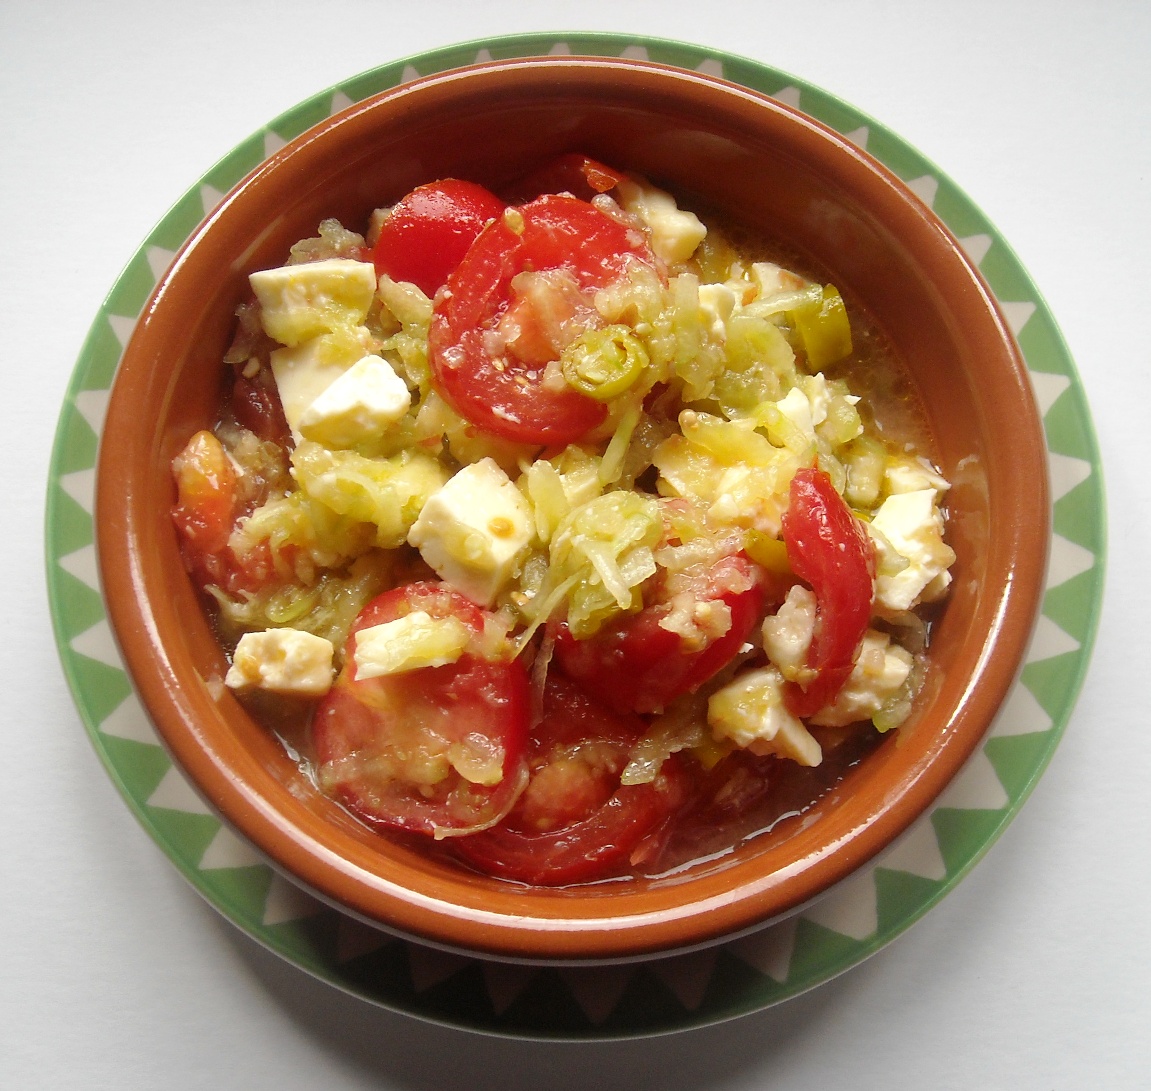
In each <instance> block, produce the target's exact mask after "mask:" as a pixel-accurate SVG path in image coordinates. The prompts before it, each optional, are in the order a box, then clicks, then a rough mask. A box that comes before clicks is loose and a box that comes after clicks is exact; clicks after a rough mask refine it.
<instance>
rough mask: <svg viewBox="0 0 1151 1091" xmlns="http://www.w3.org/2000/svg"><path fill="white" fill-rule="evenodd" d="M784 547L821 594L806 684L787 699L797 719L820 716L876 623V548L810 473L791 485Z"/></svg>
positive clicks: (825, 482) (824, 482) (824, 479)
mask: <svg viewBox="0 0 1151 1091" xmlns="http://www.w3.org/2000/svg"><path fill="white" fill-rule="evenodd" d="M783 541H784V544H785V545H786V546H787V559H788V563H789V564H790V565H791V567H792V570H793V571H794V572H795V574H796V575H797V576H798V577H799V578H800V579H801V580H804V581H806V582H807V583H808V584H810V585H811V589H812V590H813V591H814V592H815V603H816V618H815V635H814V636H813V637H812V641H811V647H810V648H809V649H808V653H807V665H808V667H810V668H811V669H812V670H814V671H815V677H814V678H813V679H812V681H811V682H809V683H808V684H807V685H803V686H801V685H798V684H797V683H794V682H789V683H788V684H787V687H786V689H785V690H784V700H785V702H786V704H787V707H788V709H789V711H790V712H791V713H792V714H793V715H795V716H814V715H815V713H817V712H818V711H819V710H820V709H821V708H823V707H824V706H825V705H829V704H830V703H831V702H832V701H834V700H835V698H836V696H837V695H838V693H839V691H840V690H841V689H842V688H843V684H844V683H845V682H846V681H847V679H848V677H849V676H850V674H851V671H852V668H853V667H854V666H855V656H856V654H857V652H858V650H859V645H860V641H862V640H863V634H864V633H865V632H866V630H867V623H868V620H869V619H870V617H871V600H872V597H873V595H874V592H875V547H874V545H872V542H871V538H870V537H868V534H867V531H866V530H864V528H863V525H862V524H861V523H860V522H859V520H858V519H856V518H855V516H854V515H852V514H851V509H850V508H848V506H847V504H846V503H845V502H844V500H843V497H841V496H840V495H839V493H837V492H836V491H835V486H834V485H832V483H831V478H830V477H828V476H827V474H826V473H824V472H823V471H822V470H818V469H814V468H805V469H802V470H800V471H799V472H798V473H796V475H795V477H793V478H792V481H791V493H790V496H789V498H788V505H787V511H786V512H784V515H783Z"/></svg>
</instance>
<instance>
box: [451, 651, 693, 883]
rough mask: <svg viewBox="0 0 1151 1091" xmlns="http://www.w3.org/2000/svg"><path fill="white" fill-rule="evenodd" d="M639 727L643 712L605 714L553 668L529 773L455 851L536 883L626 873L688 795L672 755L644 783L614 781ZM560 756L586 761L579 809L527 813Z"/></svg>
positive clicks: (562, 803)
mask: <svg viewBox="0 0 1151 1091" xmlns="http://www.w3.org/2000/svg"><path fill="white" fill-rule="evenodd" d="M644 728H645V724H644V722H643V721H642V720H640V719H638V718H637V717H634V716H619V715H615V714H613V713H611V712H609V711H608V710H607V709H605V708H603V707H602V706H601V705H599V704H598V703H597V702H595V701H594V700H592V699H591V698H590V697H588V695H587V694H585V693H584V692H583V691H582V690H581V689H580V687H579V686H577V685H576V684H575V683H573V682H572V681H570V680H569V679H566V678H564V677H563V676H562V675H560V674H558V673H557V672H555V671H554V670H553V672H552V674H550V675H549V677H548V683H547V689H546V691H545V695H544V716H543V720H542V721H541V723H540V724H539V725H538V726H537V728H536V729H535V730H534V732H533V736H534V738H535V741H534V742H533V744H532V745H531V754H530V756H529V763H530V764H531V766H532V781H531V782H530V783H529V785H528V788H527V790H526V791H525V793H524V795H523V796H521V798H520V801H519V802H518V803H517V804H516V807H515V808H514V809H513V810H512V812H511V813H510V814H509V815H508V817H507V818H506V819H505V820H504V821H503V822H501V823H500V824H499V825H498V826H494V827H493V828H491V829H487V830H483V831H481V832H479V833H476V834H474V835H472V836H470V837H462V838H459V839H458V840H457V841H455V842H453V848H454V849H455V852H456V853H457V855H458V856H460V857H461V858H462V859H463V860H464V861H466V862H467V863H469V864H471V865H472V866H473V867H475V868H477V869H479V870H481V871H483V872H485V873H487V874H489V875H495V876H497V877H499V878H503V879H512V880H514V881H517V882H521V883H529V884H532V885H536V886H563V885H567V884H570V883H582V882H591V881H594V880H598V879H604V878H608V877H610V876H613V875H617V874H620V873H621V872H624V871H626V870H627V869H628V865H629V864H630V863H631V861H632V859H633V856H634V855H635V854H637V853H638V852H640V851H642V846H643V845H644V842H645V841H647V840H648V839H650V838H652V837H653V836H654V835H656V834H658V832H659V831H660V829H661V828H662V827H663V826H665V825H666V823H667V822H668V820H669V819H670V818H671V816H672V815H674V814H675V813H676V811H678V809H679V808H680V807H681V806H682V805H683V804H684V803H685V802H686V801H687V799H688V797H689V783H690V778H689V776H688V774H687V772H686V771H685V769H684V767H683V764H682V763H681V761H680V760H679V759H678V756H677V757H675V758H672V759H670V760H669V761H667V762H665V763H664V767H663V769H661V770H660V773H659V774H658V775H657V776H656V778H655V780H653V781H652V782H651V783H648V784H633V785H621V784H620V783H619V776H620V773H621V772H622V771H623V768H624V766H625V765H626V764H627V760H628V754H629V752H630V749H631V745H632V744H633V743H634V742H635V741H636V739H637V738H638V737H639V735H641V734H642V733H643V731H644ZM588 751H591V753H590V755H589V754H588V753H587V752H588ZM563 762H571V763H575V764H579V763H581V762H583V763H584V765H585V767H586V768H585V777H586V778H587V779H588V780H590V781H594V782H595V788H596V789H597V790H596V791H594V792H593V793H592V796H591V798H585V797H584V796H581V799H583V807H582V809H581V811H580V813H578V814H572V813H569V812H570V808H569V804H570V803H571V802H572V801H571V800H570V799H556V800H554V801H553V807H552V812H553V815H554V817H555V818H556V819H557V824H556V825H551V824H541V822H540V821H538V819H537V820H535V821H533V818H536V816H537V815H538V813H539V810H540V808H531V807H529V806H528V805H527V801H529V800H530V798H531V796H532V792H533V788H534V787H535V786H536V785H539V784H540V783H541V782H543V781H544V780H545V779H546V778H547V777H548V775H549V773H550V772H551V771H552V770H555V769H556V768H557V767H558V766H559V765H560V764H561V763H563Z"/></svg>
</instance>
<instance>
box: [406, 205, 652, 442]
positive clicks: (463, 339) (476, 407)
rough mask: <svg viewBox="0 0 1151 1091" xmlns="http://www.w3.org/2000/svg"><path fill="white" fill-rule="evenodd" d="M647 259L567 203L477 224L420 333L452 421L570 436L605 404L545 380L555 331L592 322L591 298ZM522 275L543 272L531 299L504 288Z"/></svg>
mask: <svg viewBox="0 0 1151 1091" xmlns="http://www.w3.org/2000/svg"><path fill="white" fill-rule="evenodd" d="M509 221H510V223H509ZM654 260H655V259H654V258H653V256H652V254H651V251H650V249H649V248H648V245H647V242H646V240H645V239H644V237H643V235H642V233H641V232H639V231H636V230H634V229H632V228H629V227H627V226H625V225H624V224H622V223H620V222H619V221H617V220H613V219H612V218H611V217H609V216H606V215H604V214H603V213H602V212H600V211H599V210H598V209H596V208H593V207H592V206H591V205H590V204H588V203H587V202H585V201H580V200H577V199H576V198H574V197H568V196H563V195H558V196H556V195H552V196H545V197H540V198H538V199H536V200H534V201H530V202H528V203H527V204H526V205H523V206H521V207H520V208H518V209H513V210H510V211H509V213H508V215H506V216H504V217H501V218H500V219H498V220H495V221H494V222H493V223H491V224H489V225H488V226H487V227H486V228H484V230H483V231H482V232H481V233H480V235H479V237H478V238H477V239H476V241H475V242H474V243H473V244H472V247H471V249H470V250H468V252H467V255H466V256H465V257H464V259H463V261H462V262H461V263H460V265H459V267H458V268H457V269H456V271H455V272H454V273H452V275H451V276H450V277H449V278H448V283H447V290H446V291H445V292H443V293H441V295H440V296H439V297H438V298H437V300H436V306H435V313H434V314H433V316H432V323H431V329H430V331H429V336H428V356H429V361H430V363H431V367H432V375H433V379H434V381H435V384H436V388H437V389H438V390H439V392H440V393H441V394H442V395H443V397H444V398H445V399H446V400H447V401H448V402H449V403H450V404H451V406H452V407H453V408H454V409H455V410H456V412H458V413H459V414H460V415H461V416H463V417H465V418H466V419H467V420H468V421H470V422H471V423H472V424H474V425H475V426H476V427H478V428H480V429H482V430H483V431H485V432H489V433H491V434H493V435H496V436H500V437H501V438H503V439H508V440H512V441H515V442H523V443H547V444H566V443H570V442H572V441H573V440H576V439H579V438H580V437H581V436H582V435H584V434H585V433H586V432H588V431H589V430H591V429H592V428H594V427H596V425H598V424H600V423H601V422H602V421H603V420H604V419H605V417H606V415H607V408H606V406H604V405H603V404H602V403H600V402H597V401H594V400H593V399H591V398H588V397H585V396H584V395H583V394H580V393H578V392H577V391H575V390H574V389H572V388H571V387H568V386H566V385H565V384H564V383H563V382H562V380H561V381H560V384H559V385H558V388H557V387H556V386H554V385H553V384H551V383H545V381H544V369H545V367H546V365H547V363H548V362H549V361H550V360H553V359H557V358H558V356H559V349H558V348H556V347H555V344H554V337H555V331H556V330H561V329H563V328H565V324H566V328H568V329H570V328H572V326H573V324H574V325H575V326H576V327H579V325H580V323H584V325H583V327H582V328H584V329H586V328H590V327H591V326H592V325H595V324H598V323H599V319H598V316H597V315H596V314H595V312H594V309H593V308H592V307H591V304H590V295H591V293H593V292H594V291H595V290H597V289H599V288H602V287H604V286H606V285H608V284H611V283H613V282H615V281H616V280H618V279H619V278H620V277H621V276H623V275H624V274H625V272H626V270H627V267H628V264H629V263H630V262H634V261H642V262H646V263H648V264H652V263H654ZM525 272H527V273H536V274H544V275H545V276H544V277H543V278H541V279H537V280H536V282H535V283H536V285H537V286H542V288H541V290H540V291H538V292H536V293H535V294H533V295H520V294H518V293H517V288H515V287H513V283H512V281H513V278H515V277H516V276H517V275H518V274H520V273H525ZM549 274H550V275H551V276H550V279H548V275H549ZM576 332H580V331H579V329H578V328H577V330H576ZM574 335H575V334H574V333H573V336H574ZM569 339H570V338H569Z"/></svg>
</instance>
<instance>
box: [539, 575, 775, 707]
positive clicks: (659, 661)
mask: <svg viewBox="0 0 1151 1091" xmlns="http://www.w3.org/2000/svg"><path fill="white" fill-rule="evenodd" d="M709 576H710V582H711V584H712V585H719V586H720V587H722V584H723V582H724V580H725V577H728V576H734V577H736V579H737V581H738V582H739V583H745V584H748V585H749V586H747V588H746V590H742V591H733V590H721V591H720V593H719V594H715V593H711V594H710V597H709V598H708V599H701V602H706V601H712V602H723V603H724V604H725V605H726V606H727V608H728V610H730V612H731V626H730V628H729V629H728V630H727V632H725V633H724V634H723V635H722V636H719V637H717V638H716V639H714V640H712V641H711V642H710V643H709V644H707V645H705V646H704V647H703V648H699V649H695V650H692V649H688V648H686V647H685V646H684V640H683V637H682V636H680V634H679V633H673V632H670V631H669V630H667V629H664V628H663V627H662V626H661V625H660V621H661V620H662V619H663V618H664V617H666V616H667V614H668V613H669V612H670V610H671V606H670V604H668V603H666V602H663V603H653V604H652V605H650V606H646V607H645V608H644V609H643V610H641V611H640V612H639V613H638V614H632V615H630V616H628V617H625V618H624V619H622V620H621V621H619V622H617V623H615V624H614V625H607V626H605V627H604V628H603V629H601V630H600V631H599V632H598V633H596V634H595V635H594V636H592V637H590V638H588V639H587V640H577V639H576V638H575V637H574V636H572V634H571V631H570V630H569V629H568V627H567V625H566V624H564V623H561V624H559V625H558V626H556V645H555V655H556V659H557V661H558V662H559V664H560V665H561V666H562V667H563V669H564V671H565V672H566V673H567V674H568V675H569V676H571V677H572V678H574V679H575V680H576V681H578V682H579V683H580V684H581V685H582V686H583V687H584V688H585V689H587V691H588V692H589V693H591V694H592V695H593V696H594V697H596V698H598V699H599V700H600V701H602V702H603V703H604V704H605V705H607V706H608V708H611V709H613V710H615V711H617V712H622V711H631V712H641V713H651V712H658V711H661V710H662V709H664V708H666V707H667V705H669V704H670V703H671V702H672V701H674V700H675V699H676V698H677V697H681V696H683V695H684V694H685V693H691V692H693V691H694V690H697V689H698V688H699V687H700V686H701V685H703V683H704V682H706V681H707V680H708V679H710V678H712V677H714V676H715V675H716V674H717V673H718V672H719V671H721V670H722V669H723V668H724V667H725V666H727V664H728V663H729V662H731V660H732V659H733V658H734V656H735V654H736V653H737V652H738V651H739V649H740V647H741V646H742V645H743V644H744V642H745V641H746V640H747V638H748V636H749V635H750V634H751V631H752V629H753V628H754V627H755V624H756V622H757V621H758V620H759V619H760V617H761V616H762V613H763V609H764V604H765V600H766V597H767V592H766V588H765V583H764V581H763V580H762V579H761V578H760V573H759V569H758V567H757V566H756V565H755V564H754V563H753V562H752V561H750V560H749V559H748V558H747V557H745V556H744V555H742V554H735V555H733V556H730V557H723V558H721V559H720V560H719V561H717V562H716V563H715V564H714V565H713V566H712V568H711V571H710V573H709Z"/></svg>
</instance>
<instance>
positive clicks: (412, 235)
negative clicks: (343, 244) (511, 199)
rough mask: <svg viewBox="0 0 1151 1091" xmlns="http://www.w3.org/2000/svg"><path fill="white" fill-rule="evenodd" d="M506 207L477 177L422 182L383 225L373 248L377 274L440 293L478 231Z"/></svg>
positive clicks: (400, 202) (425, 291) (399, 204)
mask: <svg viewBox="0 0 1151 1091" xmlns="http://www.w3.org/2000/svg"><path fill="white" fill-rule="evenodd" d="M503 210H504V203H503V201H501V200H500V199H499V198H498V197H497V196H496V195H495V194H494V193H490V192H489V191H488V190H486V189H484V187H483V186H479V185H476V183H475V182H462V181H460V180H459V179H457V178H445V179H443V180H442V181H439V182H429V183H428V184H427V185H423V186H417V187H416V188H415V189H413V190H412V192H411V193H409V194H408V195H407V196H406V197H404V198H402V199H401V200H400V201H399V202H398V203H397V204H396V205H395V206H394V207H393V208H392V211H391V213H390V215H389V216H388V218H387V220H385V221H384V226H383V227H382V228H381V229H380V235H379V238H378V239H377V240H376V248H375V251H374V253H373V260H374V261H375V265H376V275H377V276H382V275H383V274H385V273H386V274H387V275H388V276H390V277H391V278H392V279H393V280H406V281H408V282H410V283H412V284H415V285H416V286H417V287H419V288H420V289H421V290H422V291H423V292H424V293H425V294H426V295H428V296H434V295H435V294H436V292H437V291H438V290H439V289H440V288H441V287H442V286H443V284H444V282H445V281H446V280H447V279H448V276H449V274H450V273H451V272H452V270H453V269H455V267H456V266H457V265H459V263H460V260H461V259H462V258H463V256H464V254H466V253H467V252H468V247H469V246H471V245H472V243H473V242H474V241H475V238H476V236H477V235H478V234H479V233H480V232H481V231H482V230H483V229H484V227H485V225H486V224H488V223H490V222H491V221H492V220H493V219H495V218H496V217H497V216H499V215H501V214H502V213H503Z"/></svg>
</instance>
